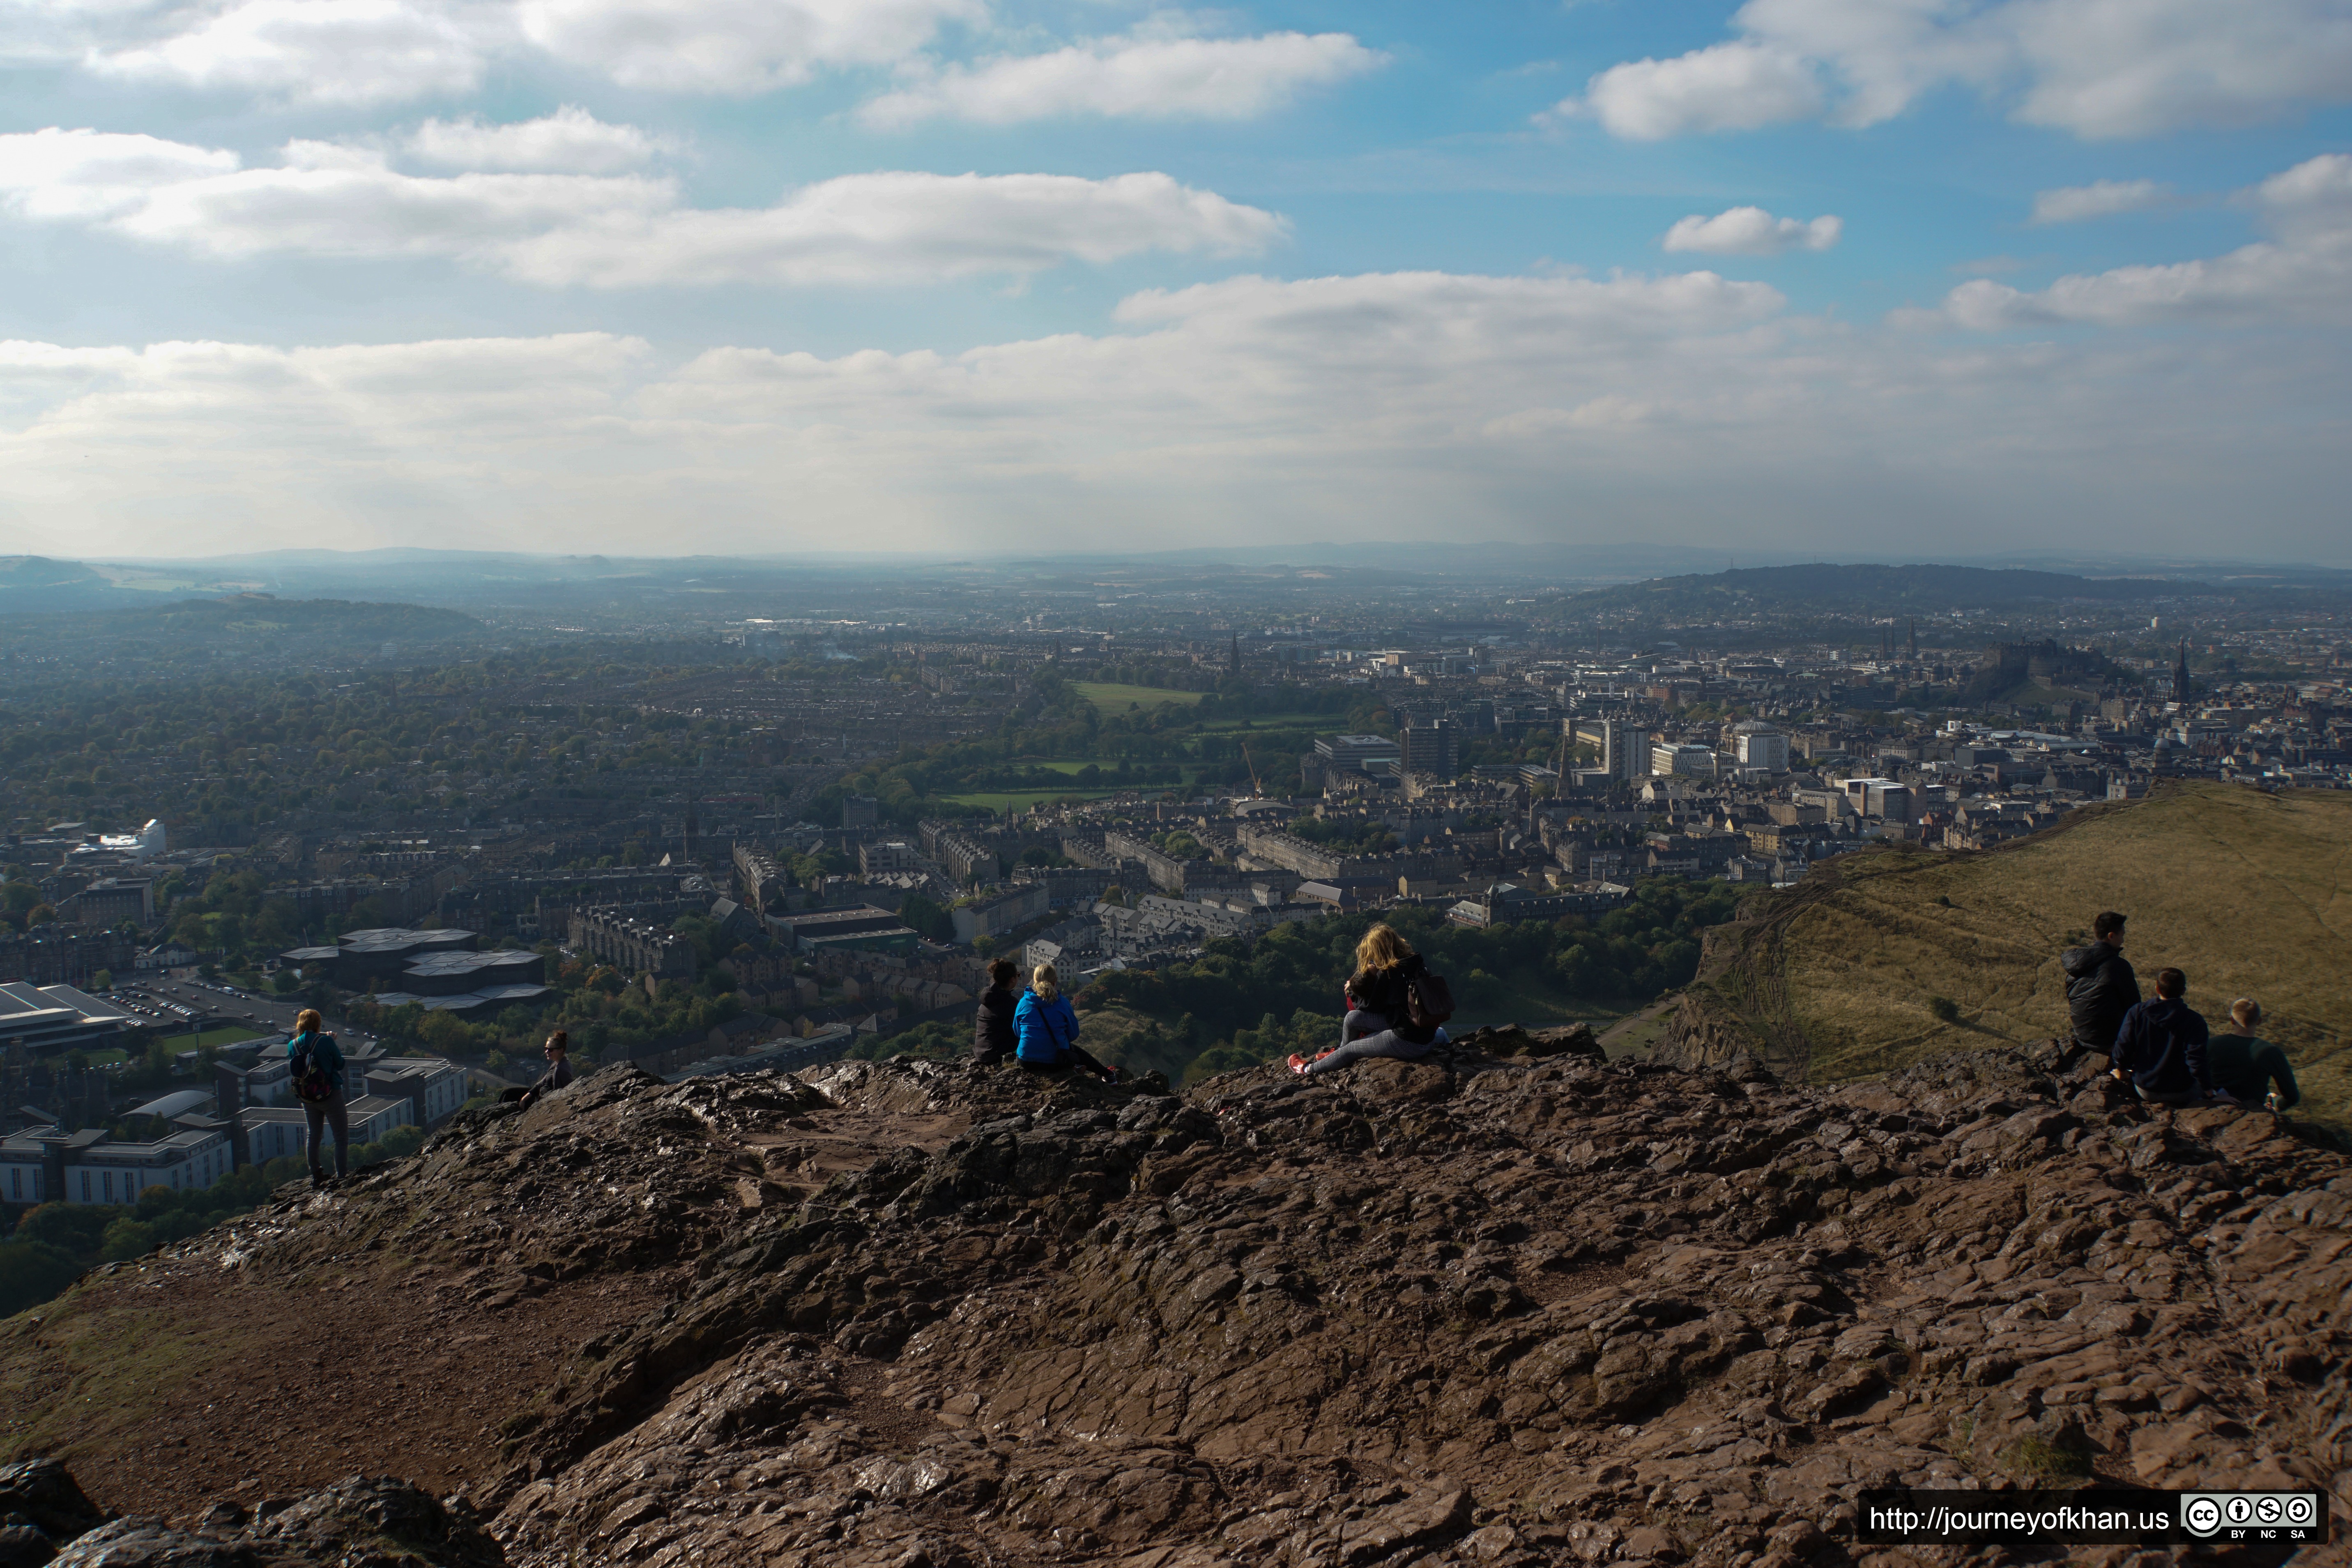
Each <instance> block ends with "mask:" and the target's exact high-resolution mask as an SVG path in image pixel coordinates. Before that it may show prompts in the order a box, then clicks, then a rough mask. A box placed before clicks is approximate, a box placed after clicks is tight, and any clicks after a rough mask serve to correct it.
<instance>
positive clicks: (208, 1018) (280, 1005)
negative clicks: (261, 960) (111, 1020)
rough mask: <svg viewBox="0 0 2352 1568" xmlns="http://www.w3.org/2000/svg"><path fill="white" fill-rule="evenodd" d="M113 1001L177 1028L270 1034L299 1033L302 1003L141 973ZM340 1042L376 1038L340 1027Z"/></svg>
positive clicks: (119, 989)
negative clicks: (232, 1028)
mask: <svg viewBox="0 0 2352 1568" xmlns="http://www.w3.org/2000/svg"><path fill="white" fill-rule="evenodd" d="M114 999H115V1000H116V1001H117V1002H119V1003H121V1005H124V1006H126V1007H129V1008H130V1009H131V1011H133V1012H135V1013H137V1014H139V1015H140V1016H142V1017H146V1018H152V1019H153V1020H154V1021H155V1022H156V1023H157V1024H158V1025H160V1026H163V1027H165V1028H167V1029H173V1030H176V1029H177V1028H178V1027H180V1026H189V1027H194V1026H195V1025H196V1024H197V1022H198V1021H199V1020H202V1021H203V1022H204V1023H205V1025H207V1026H211V1027H215V1028H217V1027H220V1026H226V1025H236V1026H243V1027H245V1028H248V1029H256V1030H258V1031H260V1032H261V1033H263V1034H266V1035H288V1034H291V1033H293V1031H294V1016H295V1015H296V1014H298V1013H299V1012H300V1011H301V1010H302V1005H301V1003H299V1001H294V1000H289V999H288V998H286V997H282V996H266V995H262V994H259V993H257V992H252V991H245V990H240V989H239V988H237V987H236V986H234V985H228V984H221V983H219V982H217V981H209V980H194V979H188V980H176V979H173V978H172V977H171V976H169V975H143V974H142V975H141V976H140V977H139V978H138V979H136V980H132V981H128V982H125V983H124V984H120V985H118V986H116V987H115V990H114ZM335 1034H336V1036H337V1037H338V1038H340V1039H345V1040H348V1041H350V1042H352V1043H353V1044H367V1045H373V1043H374V1041H375V1037H373V1036H372V1035H369V1034H366V1033H364V1032H362V1031H360V1030H354V1029H337V1030H336V1031H335Z"/></svg>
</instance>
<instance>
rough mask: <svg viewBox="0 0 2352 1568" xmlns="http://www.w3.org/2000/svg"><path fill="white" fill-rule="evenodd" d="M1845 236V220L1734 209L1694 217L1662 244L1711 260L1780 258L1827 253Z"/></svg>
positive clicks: (1677, 225) (1681, 223)
mask: <svg viewBox="0 0 2352 1568" xmlns="http://www.w3.org/2000/svg"><path fill="white" fill-rule="evenodd" d="M1844 232H1845V221H1844V220H1843V218H1835V217H1817V218H1814V219H1813V220H1812V221H1811V222H1810V223H1806V222H1801V221H1800V220H1799V219H1796V218H1792V217H1774V216H1772V215H1771V214H1770V213H1768V212H1766V211H1765V210H1764V209H1763V208H1762V207H1733V208H1731V209H1730V210H1728V211H1727V212H1720V213H1717V214H1716V215H1715V216H1713V217H1701V216H1699V215H1698V214H1696V213H1693V214H1692V215H1691V216H1688V217H1686V218H1683V219H1680V220H1679V221H1677V222H1676V223H1675V226H1674V227H1672V228H1670V229H1668V230H1666V234H1665V237H1664V239H1663V240H1661V241H1660V242H1659V243H1660V244H1661V245H1662V246H1664V247H1665V248H1666V249H1668V250H1695V251H1699V252H1701V253H1703V254H1706V255H1710V256H1779V255H1781V254H1783V253H1784V252H1787V251H1790V250H1827V249H1828V248H1829V247H1832V246H1833V245H1835V244H1836V243H1837V242H1838V237H1839V236H1840V235H1842V234H1843V233H1844Z"/></svg>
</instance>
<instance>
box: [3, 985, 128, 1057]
mask: <svg viewBox="0 0 2352 1568" xmlns="http://www.w3.org/2000/svg"><path fill="white" fill-rule="evenodd" d="M141 1022H142V1020H141V1019H140V1018H139V1017H138V1016H137V1015H135V1014H132V1013H129V1012H125V1011H124V1010H123V1009H121V1008H120V1007H116V1006H112V1005H109V1004H107V1003H105V1002H101V1001H100V1000H99V999H98V998H97V997H95V996H92V995H90V994H88V993H87V992H82V991H77V990H75V989H74V988H73V987H72V986H70V985H26V984H22V983H21V982H12V983H10V984H5V985H0V1049H5V1047H11V1046H21V1047H24V1048H25V1049H26V1051H27V1052H29V1053H31V1054H32V1055H34V1056H37V1057H53V1056H58V1055H61V1054H62V1053H64V1052H66V1051H77V1050H103V1049H107V1048H109V1047H114V1046H119V1045H121V1044H122V1043H123V1037H125V1036H126V1035H128V1034H129V1033H130V1031H131V1029H133V1028H135V1027H137V1026H139V1024H140V1023H141Z"/></svg>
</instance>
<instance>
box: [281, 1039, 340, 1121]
mask: <svg viewBox="0 0 2352 1568" xmlns="http://www.w3.org/2000/svg"><path fill="white" fill-rule="evenodd" d="M321 1038H326V1037H322V1036H318V1035H313V1036H311V1037H310V1039H311V1040H312V1041H313V1042H316V1041H318V1040H320V1039H321ZM287 1062H288V1068H289V1073H288V1076H289V1077H290V1078H291V1079H293V1080H294V1098H295V1099H297V1100H301V1101H303V1102H304V1103H306V1104H310V1105H317V1104H319V1103H320V1102H321V1101H323V1100H327V1099H328V1098H329V1097H331V1095H333V1093H334V1092H335V1082H334V1079H331V1078H329V1077H328V1076H327V1068H326V1064H324V1063H323V1062H321V1061H320V1059H319V1053H318V1051H317V1050H316V1049H314V1048H313V1047H312V1046H308V1045H306V1046H304V1047H302V1048H301V1049H300V1050H299V1051H297V1052H295V1053H294V1055H293V1056H291V1057H289V1058H287Z"/></svg>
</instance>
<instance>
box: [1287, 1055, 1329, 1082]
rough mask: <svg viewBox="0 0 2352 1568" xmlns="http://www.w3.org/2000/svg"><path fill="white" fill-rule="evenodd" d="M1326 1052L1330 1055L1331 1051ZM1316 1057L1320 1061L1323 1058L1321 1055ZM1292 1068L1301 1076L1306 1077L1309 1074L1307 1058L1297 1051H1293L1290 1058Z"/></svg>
mask: <svg viewBox="0 0 2352 1568" xmlns="http://www.w3.org/2000/svg"><path fill="white" fill-rule="evenodd" d="M1325 1054H1326V1055H1328V1054H1329V1053H1328V1052H1327V1053H1325ZM1315 1059H1316V1060H1318V1061H1320V1060H1322V1059H1323V1058H1321V1057H1318V1058H1315ZM1290 1070H1291V1071H1292V1072H1295V1073H1297V1075H1298V1076H1299V1077H1301V1078H1305V1077H1306V1076H1307V1058H1305V1057H1302V1056H1299V1055H1298V1054H1297V1053H1296V1052H1293V1053H1292V1054H1291V1058H1290Z"/></svg>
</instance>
